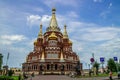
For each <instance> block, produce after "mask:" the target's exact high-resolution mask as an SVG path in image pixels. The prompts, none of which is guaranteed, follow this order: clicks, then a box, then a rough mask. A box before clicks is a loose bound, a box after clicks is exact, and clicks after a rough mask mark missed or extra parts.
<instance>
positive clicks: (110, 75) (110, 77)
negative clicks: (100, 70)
mask: <svg viewBox="0 0 120 80" xmlns="http://www.w3.org/2000/svg"><path fill="white" fill-rule="evenodd" d="M109 79H110V80H113V79H112V71H110V73H109Z"/></svg>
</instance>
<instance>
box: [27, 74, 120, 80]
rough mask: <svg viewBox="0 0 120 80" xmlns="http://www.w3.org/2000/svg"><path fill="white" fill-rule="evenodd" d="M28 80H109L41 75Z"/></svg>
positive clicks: (106, 78)
mask: <svg viewBox="0 0 120 80" xmlns="http://www.w3.org/2000/svg"><path fill="white" fill-rule="evenodd" d="M113 78H114V79H113V80H120V79H117V77H113ZM27 80H109V79H108V77H95V78H71V77H69V76H65V75H39V76H35V77H33V78H32V79H31V78H28V79H27Z"/></svg>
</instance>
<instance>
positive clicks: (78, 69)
mask: <svg viewBox="0 0 120 80" xmlns="http://www.w3.org/2000/svg"><path fill="white" fill-rule="evenodd" d="M75 71H76V73H77V75H81V72H80V61H78V62H77V65H76V67H75Z"/></svg>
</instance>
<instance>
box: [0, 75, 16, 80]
mask: <svg viewBox="0 0 120 80" xmlns="http://www.w3.org/2000/svg"><path fill="white" fill-rule="evenodd" d="M4 78H7V79H13V80H18V76H0V79H4Z"/></svg>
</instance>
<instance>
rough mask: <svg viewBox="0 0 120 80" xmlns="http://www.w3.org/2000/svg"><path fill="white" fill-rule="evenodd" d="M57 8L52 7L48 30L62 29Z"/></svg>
mask: <svg viewBox="0 0 120 80" xmlns="http://www.w3.org/2000/svg"><path fill="white" fill-rule="evenodd" d="M55 11H56V9H55V8H53V9H52V18H51V20H50V24H49V27H48V28H47V29H46V30H47V31H60V28H59V27H58V24H57V20H56V15H55Z"/></svg>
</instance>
